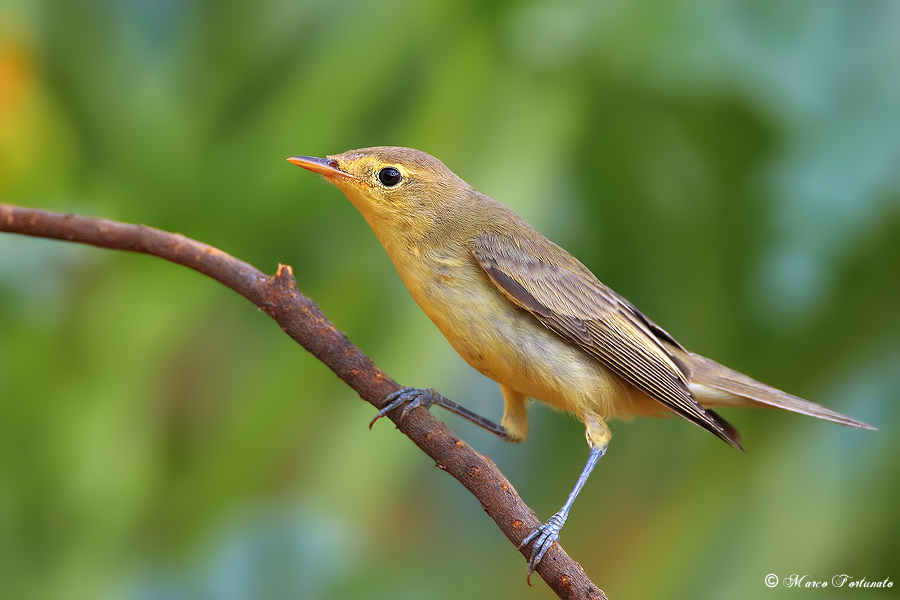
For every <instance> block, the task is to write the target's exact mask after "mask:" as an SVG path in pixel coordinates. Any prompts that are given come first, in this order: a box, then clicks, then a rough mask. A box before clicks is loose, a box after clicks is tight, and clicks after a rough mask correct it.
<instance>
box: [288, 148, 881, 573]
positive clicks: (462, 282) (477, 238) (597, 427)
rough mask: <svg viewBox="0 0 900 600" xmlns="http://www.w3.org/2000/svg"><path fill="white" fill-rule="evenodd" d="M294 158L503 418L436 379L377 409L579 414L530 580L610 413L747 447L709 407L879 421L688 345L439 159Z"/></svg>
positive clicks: (387, 154)
mask: <svg viewBox="0 0 900 600" xmlns="http://www.w3.org/2000/svg"><path fill="white" fill-rule="evenodd" d="M288 161H289V162H291V163H293V164H295V165H297V166H299V167H302V168H304V169H307V170H308V171H312V172H314V173H318V174H320V175H322V176H323V177H324V178H325V179H326V180H327V181H329V182H330V183H332V184H334V185H335V186H336V187H337V188H338V189H339V190H340V191H342V192H343V193H344V195H346V197H347V198H348V199H349V200H350V202H351V203H352V204H353V205H354V206H355V207H356V208H357V210H358V211H359V212H360V213H361V214H362V216H363V217H364V218H365V220H366V221H367V223H368V224H369V226H370V227H371V228H372V230H373V231H374V233H375V235H376V237H377V238H378V240H379V241H380V242H381V244H382V246H383V247H384V249H385V250H386V252H387V254H388V256H389V257H390V259H391V261H392V262H393V264H394V266H395V267H396V269H397V272H398V274H399V275H400V279H401V280H402V281H403V283H404V284H405V285H406V288H407V289H408V291H409V293H410V294H411V295H412V297H413V299H414V300H415V301H416V303H417V304H418V305H419V307H420V308H421V309H422V310H423V311H424V312H425V314H426V315H427V316H428V317H429V318H430V319H431V321H433V322H434V324H435V325H436V326H437V328H438V329H439V330H440V331H441V333H442V334H443V335H444V337H445V338H446V339H447V341H448V342H449V343H450V345H451V346H452V347H453V348H454V349H455V350H456V352H458V353H459V355H460V356H461V357H462V358H463V359H464V360H465V361H466V362H467V363H468V364H469V365H471V366H472V367H474V368H475V369H476V370H478V371H480V372H481V373H483V374H484V375H485V376H487V377H489V378H490V379H493V380H494V381H496V382H497V383H498V384H499V385H500V391H501V394H502V396H503V400H504V410H503V418H502V420H501V421H500V424H499V425H498V424H497V423H495V422H493V421H491V420H490V419H487V418H485V417H482V416H481V415H479V414H477V413H475V412H473V411H470V410H469V409H467V408H465V407H463V406H461V405H459V404H456V403H455V402H453V401H451V400H449V399H448V398H446V397H444V396H442V395H441V394H439V393H437V392H436V391H435V390H433V389H424V388H413V387H405V388H401V389H400V390H399V391H397V392H395V393H393V394H391V395H389V396H388V397H387V398H386V399H385V403H384V405H383V407H382V408H381V410H380V411H379V412H378V413H377V415H376V416H375V418H374V419H372V422H371V423H370V427H371V426H372V424H373V423H375V421H377V420H378V419H379V418H381V417H383V416H385V415H387V414H388V413H390V412H391V411H393V410H396V409H398V408H399V409H401V411H402V412H401V414H400V418H401V420H402V418H404V417H405V416H406V415H407V414H408V413H409V412H410V411H411V410H414V409H416V408H419V407H421V408H425V409H429V408H430V407H431V406H435V405H437V406H441V407H443V408H445V409H447V410H450V411H452V412H454V413H456V414H458V415H460V416H462V417H464V418H466V419H468V420H470V421H472V422H473V423H475V424H477V425H479V426H481V427H483V428H484V429H486V430H488V431H490V432H492V433H494V434H496V435H497V436H499V437H501V438H502V439H504V440H508V441H512V442H521V441H523V440H524V439H525V438H526V437H527V435H528V415H527V410H526V409H527V403H528V400H529V399H535V400H539V401H542V402H545V403H547V404H549V405H550V406H553V407H555V408H557V409H561V410H563V411H566V412H568V413H571V414H573V415H574V416H575V417H577V418H578V419H579V420H581V422H582V423H583V424H584V427H585V438H586V440H587V444H588V450H589V451H588V458H587V461H586V462H585V464H584V467H583V468H582V471H581V473H580V475H579V476H578V479H577V480H576V483H575V486H574V487H573V489H572V491H571V492H570V493H569V495H568V497H567V498H566V500H565V503H564V504H563V506H562V507H561V508H560V510H559V511H558V512H556V513H555V514H554V515H553V516H552V517H550V518H549V519H548V520H547V521H546V522H544V523H543V524H542V525H541V526H540V527H537V528H535V529H534V530H533V531H531V532H530V533H529V534H528V535H527V536H526V537H525V538H524V539H523V540H522V542H521V544H519V549H523V548H524V549H525V550H524V552H526V553H527V552H528V550H527V545H528V544H529V543H531V544H532V546H531V552H530V555H529V557H528V561H527V565H526V568H527V574H528V576H529V578H530V575H531V573H532V572H533V571H534V569H535V567H536V566H537V565H538V564H539V563H540V561H541V559H542V558H543V557H544V555H545V554H546V552H547V551H548V550H549V549H550V548H551V547H552V545H553V544H554V543H555V542H557V541H558V540H559V536H560V532H561V530H562V528H563V525H564V524H565V523H566V520H567V519H568V516H569V512H570V510H571V508H572V506H573V504H574V502H575V499H576V497H577V496H578V494H579V492H580V491H581V489H582V487H583V486H584V485H585V483H586V482H587V480H588V478H589V476H590V474H591V472H592V471H593V469H594V467H595V466H596V464H597V462H598V460H599V459H600V457H602V456H603V454H604V453H605V452H606V449H607V447H608V445H609V442H610V439H611V436H612V434H611V431H610V428H609V426H608V425H607V421H609V420H610V419H614V418H623V419H629V418H631V417H633V416H635V415H641V416H665V415H671V414H673V413H674V414H675V415H678V416H680V417H682V418H684V419H686V420H687V421H690V422H691V423H693V424H695V425H697V426H699V427H701V428H703V429H705V430H706V431H708V432H710V433H711V434H713V435H715V436H716V437H718V438H720V439H721V440H723V441H724V442H726V443H727V444H729V445H731V446H733V447H735V448H738V449H740V450H743V448H742V447H741V444H740V439H739V436H738V433H737V430H736V429H735V428H734V427H733V426H732V425H731V424H730V423H728V422H727V421H726V420H725V419H723V418H722V417H721V416H720V415H719V414H718V413H717V412H715V411H714V410H713V409H714V408H718V407H758V406H768V407H775V408H780V409H784V410H788V411H793V412H796V413H801V414H804V415H809V416H812V417H817V418H820V419H825V420H828V421H833V422H835V423H840V424H842V425H848V426H851V427H857V428H861V429H874V427H872V426H871V425H868V424H866V423H863V422H861V421H857V420H855V419H852V418H850V417H848V416H845V415H843V414H840V413H838V412H835V411H833V410H830V409H828V408H825V407H823V406H820V405H818V404H815V403H813V402H810V401H808V400H804V399H803V398H800V397H798V396H794V395H792V394H788V393H787V392H784V391H781V390H779V389H777V388H774V387H771V386H769V385H766V384H764V383H761V382H759V381H757V380H755V379H753V378H751V377H749V376H747V375H744V374H743V373H740V372H738V371H735V370H733V369H730V368H728V367H726V366H724V365H721V364H719V363H717V362H715V361H713V360H712V359H709V358H706V357H704V356H701V355H699V354H695V353H693V352H691V351H689V350H687V349H686V348H685V347H684V346H682V345H681V344H680V343H679V342H678V341H676V340H675V338H674V337H672V336H671V335H670V334H669V333H668V332H667V331H666V330H664V329H663V328H662V327H660V326H659V325H657V324H656V323H654V322H653V321H652V320H650V319H649V318H648V317H647V316H645V315H644V314H643V313H642V312H641V311H639V310H638V309H637V308H636V307H635V306H634V305H633V304H632V303H631V302H629V301H628V300H626V299H625V298H624V297H622V296H620V295H619V294H617V293H616V292H614V291H613V290H612V289H610V288H609V287H607V286H606V285H604V284H603V283H601V282H600V280H599V279H598V278H597V277H596V276H595V275H594V274H593V273H592V272H591V271H590V270H589V269H588V268H587V267H586V266H584V265H583V264H582V263H581V262H579V261H578V260H577V259H576V258H575V257H573V256H572V255H571V254H569V253H568V252H566V251H565V250H564V249H562V248H561V247H559V246H558V245H556V244H554V243H553V242H551V241H550V240H549V239H547V238H546V237H544V236H543V235H541V234H540V233H539V232H538V231H537V230H535V229H534V228H533V227H531V225H529V224H528V223H526V222H525V221H524V220H523V219H522V218H521V217H519V216H518V215H517V214H515V213H514V212H513V211H512V210H511V209H509V208H507V207H506V206H505V205H503V204H501V203H500V202H498V201H496V200H494V199H493V198H491V197H489V196H487V195H485V194H483V193H481V192H479V191H478V190H476V189H475V188H473V187H472V186H470V185H469V184H468V183H466V182H465V181H463V180H462V179H461V178H460V177H458V176H457V175H456V174H455V173H453V171H451V170H450V169H449V168H447V167H446V166H445V165H444V163H442V162H441V161H440V160H438V159H437V158H435V157H433V156H431V155H429V154H427V153H425V152H422V151H420V150H415V149H412V148H404V147H396V146H378V147H372V148H363V149H359V150H350V151H348V152H344V153H342V154H335V155H330V156H327V157H325V158H319V157H314V156H292V157H290V158H288Z"/></svg>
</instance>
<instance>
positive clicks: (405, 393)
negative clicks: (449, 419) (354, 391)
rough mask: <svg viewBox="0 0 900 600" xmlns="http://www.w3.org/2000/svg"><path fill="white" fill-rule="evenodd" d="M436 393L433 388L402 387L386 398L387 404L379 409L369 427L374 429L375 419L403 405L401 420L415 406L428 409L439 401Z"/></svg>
mask: <svg viewBox="0 0 900 600" xmlns="http://www.w3.org/2000/svg"><path fill="white" fill-rule="evenodd" d="M435 395H436V393H435V391H434V390H432V389H422V388H411V387H405V388H400V389H399V390H397V391H396V392H394V393H393V394H390V395H389V396H388V397H387V398H385V402H386V404H385V405H384V406H383V407H381V410H379V411H378V414H376V415H375V418H374V419H372V420H371V421H370V422H369V429H372V426H373V425H375V421H377V420H378V419H380V418H381V417H384V416H386V415H387V414H388V413H389V412H391V411H392V410H394V409H395V408H398V407H400V406H403V405H405V406H403V412H401V413H400V421H402V420H403V419H405V418H406V416H407V415H408V414H409V411H411V410H413V409H414V408H420V407H421V408H424V409H425V410H428V409H429V408H431V406H432V405H433V404H434V403H435V402H436V401H437V400H436V398H435Z"/></svg>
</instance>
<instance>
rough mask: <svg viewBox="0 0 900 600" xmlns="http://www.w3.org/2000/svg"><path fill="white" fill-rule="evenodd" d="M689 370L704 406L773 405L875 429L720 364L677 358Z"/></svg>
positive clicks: (693, 388)
mask: <svg viewBox="0 0 900 600" xmlns="http://www.w3.org/2000/svg"><path fill="white" fill-rule="evenodd" d="M679 358H681V359H682V360H684V362H685V363H687V365H688V366H689V367H690V369H691V371H693V375H692V377H691V386H690V387H691V392H692V393H693V394H694V396H695V397H696V398H697V400H698V401H699V402H700V403H701V404H702V405H703V406H704V407H706V406H759V405H765V406H774V407H775V408H783V409H785V410H790V411H793V412H796V413H800V414H803V415H809V416H811V417H816V418H819V419H826V420H828V421H834V422H835V423H840V424H841V425H849V426H850V427H859V428H860V429H875V428H874V427H872V426H871V425H868V424H866V423H863V422H862V421H857V420H856V419H851V418H850V417H848V416H846V415H842V414H841V413H839V412H835V411H833V410H830V409H828V408H825V407H824V406H819V405H818V404H816V403H814V402H810V401H809V400H804V399H803V398H798V397H797V396H794V395H791V394H788V393H787V392H782V391H781V390H779V389H777V388H773V387H772V386H769V385H766V384H764V383H762V382H759V381H756V380H755V379H753V378H751V377H748V376H746V375H744V374H743V373H740V372H738V371H735V370H734V369H729V368H728V367H726V366H724V365H720V364H719V363H717V362H715V361H714V360H710V359H708V358H706V357H704V356H700V355H699V354H693V353H690V352H685V353H684V355H682V356H679Z"/></svg>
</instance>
